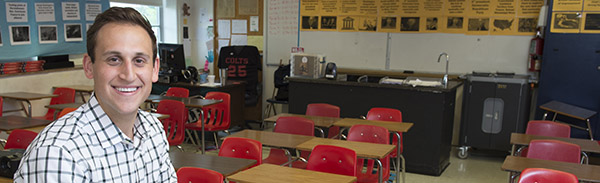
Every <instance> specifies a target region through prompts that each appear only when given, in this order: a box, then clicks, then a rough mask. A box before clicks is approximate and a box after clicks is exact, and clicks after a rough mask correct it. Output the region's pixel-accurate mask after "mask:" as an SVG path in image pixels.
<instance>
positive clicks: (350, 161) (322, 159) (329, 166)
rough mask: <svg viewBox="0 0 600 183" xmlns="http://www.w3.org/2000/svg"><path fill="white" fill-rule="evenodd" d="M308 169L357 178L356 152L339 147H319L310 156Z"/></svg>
mask: <svg viewBox="0 0 600 183" xmlns="http://www.w3.org/2000/svg"><path fill="white" fill-rule="evenodd" d="M306 169H307V170H314V171H319V172H326V173H334V174H340V175H348V176H356V152H354V151H353V150H351V149H347V148H343V147H338V146H331V145H317V146H315V148H313V150H312V153H311V154H310V158H309V159H308V165H306Z"/></svg>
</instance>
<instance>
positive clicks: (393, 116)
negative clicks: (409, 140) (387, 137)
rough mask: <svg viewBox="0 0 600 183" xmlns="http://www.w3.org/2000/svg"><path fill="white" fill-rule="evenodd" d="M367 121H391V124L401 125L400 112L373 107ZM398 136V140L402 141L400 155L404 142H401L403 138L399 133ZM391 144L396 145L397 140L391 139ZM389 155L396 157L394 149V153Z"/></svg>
mask: <svg viewBox="0 0 600 183" xmlns="http://www.w3.org/2000/svg"><path fill="white" fill-rule="evenodd" d="M367 119H368V120H379V121H392V122H399V123H402V112H400V110H398V109H392V108H383V107H374V108H371V109H370V110H369V112H368V113H367ZM399 134H400V139H401V140H402V141H400V153H402V152H403V151H404V142H403V141H404V140H403V139H404V138H403V137H402V133H399ZM392 144H393V145H396V144H398V140H397V139H396V138H395V137H394V138H393V139H392ZM391 155H392V157H396V156H397V152H396V149H394V151H392V153H391Z"/></svg>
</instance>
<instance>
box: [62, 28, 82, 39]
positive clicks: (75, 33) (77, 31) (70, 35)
mask: <svg viewBox="0 0 600 183" xmlns="http://www.w3.org/2000/svg"><path fill="white" fill-rule="evenodd" d="M65 41H67V42H74V41H83V35H82V33H81V24H65Z"/></svg>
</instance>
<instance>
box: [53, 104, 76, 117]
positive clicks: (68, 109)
mask: <svg viewBox="0 0 600 183" xmlns="http://www.w3.org/2000/svg"><path fill="white" fill-rule="evenodd" d="M75 110H77V108H74V107H67V108H64V109H63V110H61V111H60V113H58V117H56V118H57V119H58V118H60V117H63V116H64V115H65V114H69V113H70V112H73V111H75Z"/></svg>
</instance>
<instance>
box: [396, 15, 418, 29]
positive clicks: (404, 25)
mask: <svg viewBox="0 0 600 183" xmlns="http://www.w3.org/2000/svg"><path fill="white" fill-rule="evenodd" d="M420 19H421V17H400V32H419V23H420Z"/></svg>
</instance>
